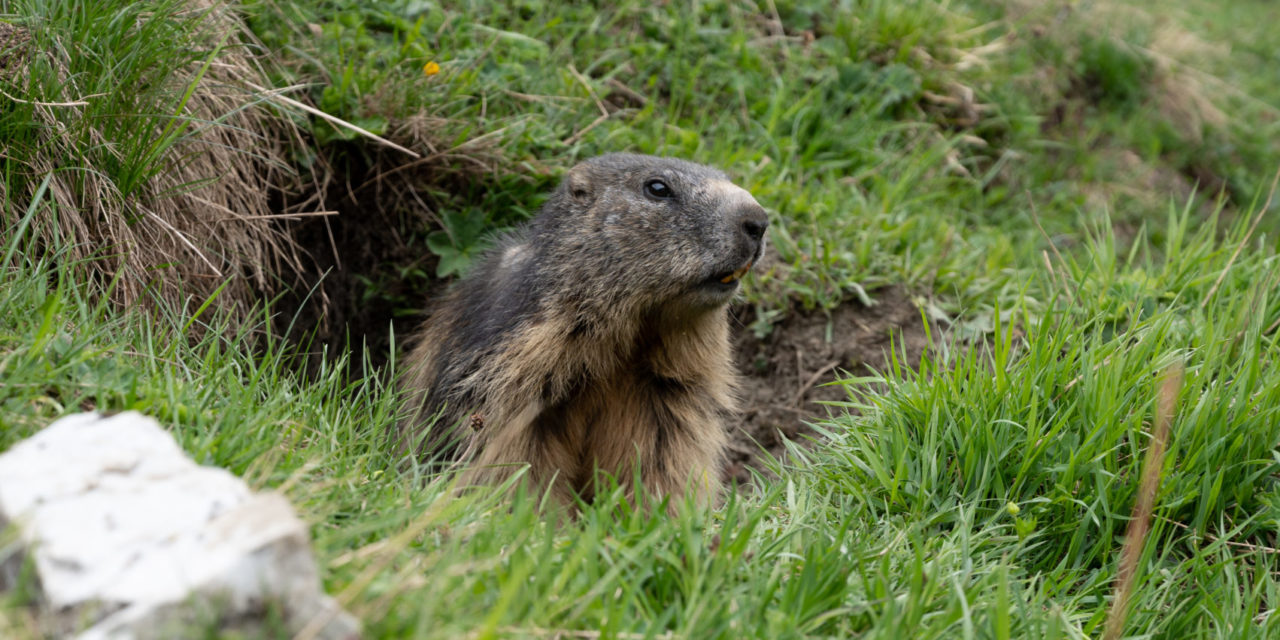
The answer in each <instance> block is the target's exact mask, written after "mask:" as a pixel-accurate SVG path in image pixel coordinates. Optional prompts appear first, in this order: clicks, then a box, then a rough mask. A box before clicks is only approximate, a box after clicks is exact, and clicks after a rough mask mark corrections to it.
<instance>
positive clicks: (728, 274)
mask: <svg viewBox="0 0 1280 640" xmlns="http://www.w3.org/2000/svg"><path fill="white" fill-rule="evenodd" d="M754 264H755V261H754V260H752V261H750V262H748V263H747V264H745V265H743V266H742V267H740V268H738V270H736V271H723V272H721V273H717V274H716V275H714V276H711V277H710V278H707V281H706V284H710V285H717V286H720V287H723V286H724V285H728V286H733V285H737V284H738V281H739V280H741V279H742V276H745V275H747V272H749V271H751V267H752V266H753V265H754Z"/></svg>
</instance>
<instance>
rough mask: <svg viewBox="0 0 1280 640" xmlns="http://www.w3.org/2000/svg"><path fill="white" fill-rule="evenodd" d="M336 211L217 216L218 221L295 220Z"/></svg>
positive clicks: (331, 214) (331, 213)
mask: <svg viewBox="0 0 1280 640" xmlns="http://www.w3.org/2000/svg"><path fill="white" fill-rule="evenodd" d="M336 215H338V212H337V211H307V212H303V213H268V214H266V215H260V216H242V215H235V216H231V217H227V218H218V222H225V221H227V220H295V219H297V218H315V217H318V216H336Z"/></svg>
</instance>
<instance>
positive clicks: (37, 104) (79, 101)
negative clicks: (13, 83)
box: [0, 91, 107, 107]
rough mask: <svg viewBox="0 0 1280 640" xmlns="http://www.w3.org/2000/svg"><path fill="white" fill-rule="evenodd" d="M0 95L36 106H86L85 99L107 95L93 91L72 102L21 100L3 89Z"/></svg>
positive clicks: (87, 104)
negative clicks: (91, 93)
mask: <svg viewBox="0 0 1280 640" xmlns="http://www.w3.org/2000/svg"><path fill="white" fill-rule="evenodd" d="M0 95H2V96H4V97H6V98H8V99H10V100H12V101H14V102H21V103H22V104H33V105H35V106H37V107H87V106H89V103H88V102H86V100H88V99H89V98H98V97H101V96H105V95H107V94H105V93H95V94H93V95H88V96H85V97H84V98H81V99H80V100H76V101H73V102H40V101H38V100H23V99H21V98H15V97H13V96H11V95H9V94H7V93H5V92H4V91H0Z"/></svg>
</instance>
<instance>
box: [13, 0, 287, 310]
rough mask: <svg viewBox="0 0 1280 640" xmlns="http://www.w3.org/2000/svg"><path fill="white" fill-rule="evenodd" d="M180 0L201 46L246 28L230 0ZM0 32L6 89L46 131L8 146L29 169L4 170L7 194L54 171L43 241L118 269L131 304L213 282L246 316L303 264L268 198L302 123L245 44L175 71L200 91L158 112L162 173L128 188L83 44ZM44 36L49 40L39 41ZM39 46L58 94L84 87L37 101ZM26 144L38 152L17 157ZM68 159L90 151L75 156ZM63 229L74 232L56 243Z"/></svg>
mask: <svg viewBox="0 0 1280 640" xmlns="http://www.w3.org/2000/svg"><path fill="white" fill-rule="evenodd" d="M183 11H185V12H188V13H189V15H187V16H183V17H186V18H192V19H193V22H192V24H194V25H195V29H194V30H193V31H192V32H191V33H190V37H191V40H192V43H191V44H192V46H194V47H201V48H203V49H213V48H214V47H217V45H218V43H220V42H226V43H235V42H237V41H238V40H239V39H240V37H241V31H242V29H243V25H242V24H241V22H240V20H239V18H238V17H237V16H235V15H234V14H233V13H232V12H231V11H230V10H228V9H227V7H226V6H225V5H223V4H222V3H217V2H204V1H202V2H195V3H191V4H190V5H188V6H187V7H186V8H185V9H184V10H183ZM36 24H38V23H36ZM37 28H38V27H37ZM0 38H7V39H8V42H9V43H17V45H18V46H17V47H7V46H4V45H0V50H5V49H8V50H10V51H11V53H9V54H8V56H7V59H8V60H9V61H10V64H9V65H8V67H7V68H6V74H5V75H6V77H5V78H3V80H4V82H3V83H2V84H3V85H4V86H3V88H4V89H5V90H6V91H7V92H9V93H16V94H18V95H21V96H25V97H26V99H27V100H28V101H29V102H30V103H31V104H32V106H33V114H34V119H35V121H36V123H37V126H38V131H39V133H38V138H39V139H38V144H36V145H33V146H30V147H28V148H27V149H25V150H22V151H18V150H12V151H11V150H10V149H9V148H7V147H8V145H6V148H4V149H3V151H0V152H3V153H4V154H5V155H6V156H8V157H9V158H10V159H17V160H19V161H21V162H22V163H23V164H24V165H25V167H23V170H22V173H24V174H25V176H26V177H27V178H28V179H26V180H17V181H12V182H11V181H4V182H2V183H0V198H3V199H4V200H7V201H8V202H10V203H14V205H13V206H14V210H17V209H18V208H20V207H22V206H23V205H22V204H21V203H25V202H30V200H31V198H33V197H34V196H35V193H34V192H35V189H36V185H38V184H39V181H40V178H41V177H43V176H45V175H52V180H51V182H50V184H49V190H48V198H47V200H46V208H45V209H44V211H45V212H46V213H45V214H44V215H42V216H41V217H42V219H41V220H39V221H38V222H37V223H36V225H34V227H33V228H34V229H36V245H35V246H36V247H48V246H55V245H57V246H67V247H69V252H68V254H67V257H68V258H69V259H71V260H73V261H75V262H77V263H78V264H79V265H80V268H81V269H83V270H84V271H86V272H87V273H86V275H88V276H90V277H93V278H94V279H98V280H101V281H108V280H110V279H111V278H112V277H114V276H116V275H117V274H118V275H119V276H120V277H119V281H118V284H117V285H116V286H115V287H114V289H113V290H112V294H111V295H112V298H113V301H114V302H117V303H119V304H121V305H134V304H137V303H139V302H143V301H147V300H148V298H149V296H148V294H151V295H153V296H155V298H154V299H158V300H162V301H164V302H165V303H167V304H170V305H174V306H180V307H190V306H191V305H196V306H199V305H200V304H202V303H203V302H204V301H205V300H207V299H208V298H209V297H211V296H214V295H215V294H216V295H217V296H218V299H219V305H218V306H219V307H220V308H222V309H224V310H226V311H228V312H229V313H230V314H231V315H232V317H238V318H244V317H245V314H246V313H247V312H248V310H249V309H250V308H251V307H252V306H253V301H254V300H256V299H258V298H259V297H260V296H261V295H262V294H268V295H269V294H273V293H275V292H276V291H277V290H278V289H279V288H280V287H279V284H280V279H278V278H277V277H276V276H277V275H279V274H282V273H289V272H295V271H296V270H297V269H298V268H299V267H300V254H299V251H298V250H297V249H296V247H295V246H294V245H293V243H292V241H291V240H290V239H289V237H288V236H287V235H286V234H285V233H284V231H283V229H282V226H281V225H280V224H279V223H278V221H277V220H275V219H274V218H276V217H277V216H276V215H275V213H276V212H274V211H273V210H272V206H271V189H272V186H273V185H280V184H283V183H285V182H286V181H287V180H290V179H291V176H290V175H289V174H288V169H287V167H288V165H287V164H286V162H285V157H286V156H285V154H286V149H287V147H286V142H287V141H288V139H287V136H293V137H294V139H296V136H297V134H296V133H295V132H294V131H293V130H292V127H291V126H290V125H289V123H288V122H287V121H286V120H284V119H283V118H280V117H278V116H276V115H273V114H272V113H271V112H269V111H268V110H266V109H264V108H262V107H261V105H260V103H261V100H260V98H259V97H258V96H257V95H255V92H253V91H251V90H249V89H247V87H248V86H250V85H251V84H265V80H264V73H263V70H262V69H261V67H260V66H259V65H258V62H257V61H256V60H255V59H254V58H253V57H252V56H251V55H250V53H249V51H248V49H246V48H245V47H243V46H235V45H231V44H228V45H224V46H222V47H221V48H218V49H216V55H215V56H214V57H212V58H211V59H209V60H207V61H205V62H204V63H203V64H194V65H186V66H185V68H182V69H180V70H179V71H178V72H176V73H174V74H172V75H171V76H170V77H169V78H168V79H167V82H169V83H171V86H169V87H167V89H168V93H170V94H171V95H173V96H175V97H180V96H182V95H183V93H184V91H186V90H187V89H188V87H191V86H192V85H194V90H193V91H192V92H191V93H190V96H189V98H188V99H186V101H185V104H183V103H180V102H178V101H177V100H175V104H181V107H180V109H179V111H177V112H174V113H175V115H176V117H167V116H166V117H155V118H152V120H153V128H154V140H156V141H157V142H156V143H155V145H156V146H155V147H154V151H155V153H157V154H158V156H157V157H155V162H156V166H155V170H154V173H153V175H151V176H150V177H149V179H146V180H145V181H143V182H141V183H140V184H137V185H135V186H132V187H124V188H122V186H121V185H120V184H119V181H118V180H116V179H114V176H112V175H110V174H109V172H108V171H106V170H105V169H104V168H103V165H104V164H105V163H107V162H109V161H112V160H114V161H121V162H123V161H127V158H125V157H122V153H123V152H122V151H121V148H122V144H121V143H120V141H118V140H115V139H112V138H111V137H110V135H109V134H108V133H107V132H105V131H104V130H103V127H102V126H101V124H100V123H101V121H100V120H96V121H90V120H86V118H87V117H88V116H87V112H88V111H89V107H90V102H91V101H93V100H96V99H100V98H103V96H102V95H101V94H100V95H96V96H95V95H90V94H89V90H88V89H87V88H86V87H82V86H79V83H80V80H81V79H80V78H79V77H76V76H73V75H72V74H70V73H69V72H68V70H69V68H70V62H71V61H70V60H69V56H70V55H75V54H74V53H69V52H76V51H78V49H77V47H76V43H71V42H61V41H58V40H57V39H53V40H52V41H51V40H50V39H33V38H30V37H29V35H28V34H27V33H26V32H25V31H24V30H23V29H21V28H17V27H11V28H9V29H7V31H6V32H0ZM36 42H41V43H44V44H43V45H41V46H40V48H39V49H38V50H37V49H36V47H35V46H34V43H36ZM50 45H53V46H50ZM13 51H18V53H12V52H13ZM37 57H40V58H43V59H44V61H45V62H46V63H47V64H48V65H49V67H48V68H51V69H53V70H54V72H55V73H57V74H58V76H59V77H58V80H60V81H61V84H62V85H63V90H62V95H64V96H65V95H74V96H78V99H77V100H74V101H62V102H58V103H55V102H53V101H50V102H41V101H40V99H41V95H40V93H41V87H42V86H46V85H42V84H41V83H38V82H32V81H30V80H31V78H30V77H28V73H27V72H28V67H29V65H30V64H31V63H32V61H33V60H34V59H35V58H37ZM14 60H19V61H20V64H17V65H14V64H12V61H14ZM121 90H122V91H128V90H131V89H130V88H127V87H121ZM130 115H132V114H128V115H126V114H121V115H120V117H130ZM184 128H185V129H184ZM175 132H177V134H178V135H174V133H175ZM166 136H172V137H171V138H169V139H168V140H166ZM86 142H87V143H88V145H87V147H86ZM166 143H168V144H167V146H164V145H165V144H166ZM30 149H35V150H36V152H35V153H27V154H26V157H23V158H14V157H13V155H16V154H17V153H22V152H23V151H28V150H30ZM11 154H12V155H11ZM109 156H114V157H109ZM68 158H83V159H84V160H85V163H84V165H83V166H81V167H77V168H75V169H70V168H68V166H69V163H67V162H66V159H68ZM10 188H14V192H12V193H10V192H8V190H9V189H10ZM54 237H60V238H62V239H64V240H67V239H69V240H71V241H70V242H53V238H54ZM91 258H92V259H91ZM219 289H221V292H220V293H219Z"/></svg>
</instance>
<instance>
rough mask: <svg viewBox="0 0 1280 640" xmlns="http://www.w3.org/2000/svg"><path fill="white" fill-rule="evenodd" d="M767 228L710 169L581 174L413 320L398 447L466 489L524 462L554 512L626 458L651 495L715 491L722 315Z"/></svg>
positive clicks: (729, 386)
mask: <svg viewBox="0 0 1280 640" xmlns="http://www.w3.org/2000/svg"><path fill="white" fill-rule="evenodd" d="M767 224H768V218H767V217H766V215H765V213H764V210H763V209H762V208H761V207H760V205H759V204H757V203H756V202H755V200H754V199H753V198H752V197H751V196H750V195H749V194H748V193H747V192H746V191H743V190H742V189H740V188H738V187H736V186H734V185H733V184H732V183H730V182H729V181H728V178H726V177H725V175H724V174H723V173H721V172H720V171H717V170H715V169H712V168H709V167H705V166H702V165H698V164H693V163H690V162H685V161H682V160H675V159H668V158H657V157H652V156H641V155H632V154H610V155H605V156H601V157H598V158H594V159H592V160H588V161H586V162H583V163H581V164H579V165H577V166H575V167H574V168H573V169H571V170H570V171H569V173H568V175H567V176H566V177H565V178H564V180H563V181H562V183H561V185H560V187H559V188H558V189H556V191H555V192H554V193H553V194H552V195H551V197H550V199H549V200H548V201H547V203H546V204H545V205H544V206H543V208H542V211H541V213H539V215H538V216H537V217H535V218H534V219H533V220H531V221H529V222H528V223H527V224H525V225H523V226H521V227H520V228H518V229H516V230H515V231H514V232H512V233H511V234H510V235H508V236H507V237H505V238H503V239H502V240H501V241H500V242H499V243H498V244H497V246H496V247H495V248H494V249H492V250H491V251H490V252H488V253H487V254H486V255H485V257H484V258H483V259H482V260H481V261H480V262H479V263H478V265H477V266H476V268H475V269H474V270H473V272H472V273H471V274H469V275H468V276H467V277H466V278H464V279H463V280H462V281H461V282H459V283H457V284H456V285H455V286H454V288H453V289H452V291H451V292H450V293H449V294H447V295H446V297H445V298H444V299H443V300H442V301H441V302H440V303H439V304H438V305H437V307H436V309H435V312H434V313H433V315H432V316H431V318H430V319H429V320H428V321H427V323H426V325H425V326H424V327H423V329H422V331H421V333H420V334H419V335H418V337H417V340H416V344H415V345H414V347H413V348H412V349H411V350H410V352H409V354H408V356H407V358H406V375H405V377H404V383H403V384H404V386H405V389H406V390H407V391H408V392H409V394H410V398H411V400H410V402H411V415H410V416H409V417H407V418H406V419H405V420H404V421H403V422H402V424H401V436H402V438H404V439H405V440H406V441H411V440H425V441H424V443H423V446H422V447H421V448H420V453H423V454H425V455H426V456H427V457H434V458H447V459H457V458H462V459H463V460H465V461H466V462H467V463H469V465H470V471H469V472H468V473H470V474H472V477H473V478H472V479H474V480H496V479H498V478H500V477H501V476H502V475H504V474H506V473H510V472H511V471H512V467H513V466H514V465H517V464H519V463H527V464H529V465H530V467H531V468H530V472H529V477H530V479H531V480H532V481H533V482H534V483H536V484H537V485H539V486H552V487H553V488H554V491H555V492H556V494H557V495H558V496H559V497H561V498H562V499H563V500H565V501H568V500H570V498H571V496H572V495H573V494H574V493H576V494H577V495H580V496H583V497H586V498H590V496H591V495H592V493H593V491H594V475H593V474H594V471H595V470H596V469H600V470H604V471H607V472H610V473H612V474H614V475H615V477H617V478H618V479H619V480H620V481H622V482H624V483H625V482H628V481H629V480H630V479H631V478H632V477H633V474H634V472H635V471H636V469H635V466H634V465H635V464H636V463H637V461H638V463H639V465H640V469H639V474H640V477H641V480H642V482H643V483H644V485H645V487H646V488H647V489H649V490H651V491H653V492H656V493H659V494H677V495H678V494H680V493H682V492H683V491H684V490H685V489H686V488H688V489H691V490H693V491H695V492H697V494H698V495H700V496H702V497H704V498H705V497H710V496H711V495H713V494H714V490H715V488H716V487H718V485H719V476H720V471H721V469H720V466H721V459H722V455H723V449H724V446H725V444H726V440H727V433H726V430H727V425H726V420H727V419H729V417H730V416H732V415H733V414H734V412H735V410H736V401H735V398H734V374H733V371H732V368H731V354H730V346H729V336H728V318H727V312H726V306H727V303H728V302H729V300H730V299H731V298H732V296H733V294H734V293H735V292H736V290H737V287H738V278H739V277H741V275H742V274H743V273H745V271H746V269H747V268H749V267H750V266H751V265H752V264H753V263H755V262H756V261H757V260H759V258H760V255H761V252H762V251H763V247H764V239H763V233H764V230H765V227H766V225H767ZM437 414H438V415H439V419H438V420H436V422H435V426H434V427H431V429H430V433H428V434H427V436H426V438H425V439H424V438H422V437H421V435H422V431H423V430H424V429H426V428H427V426H428V425H430V424H431V423H432V421H433V419H434V418H435V417H436V416H437Z"/></svg>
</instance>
